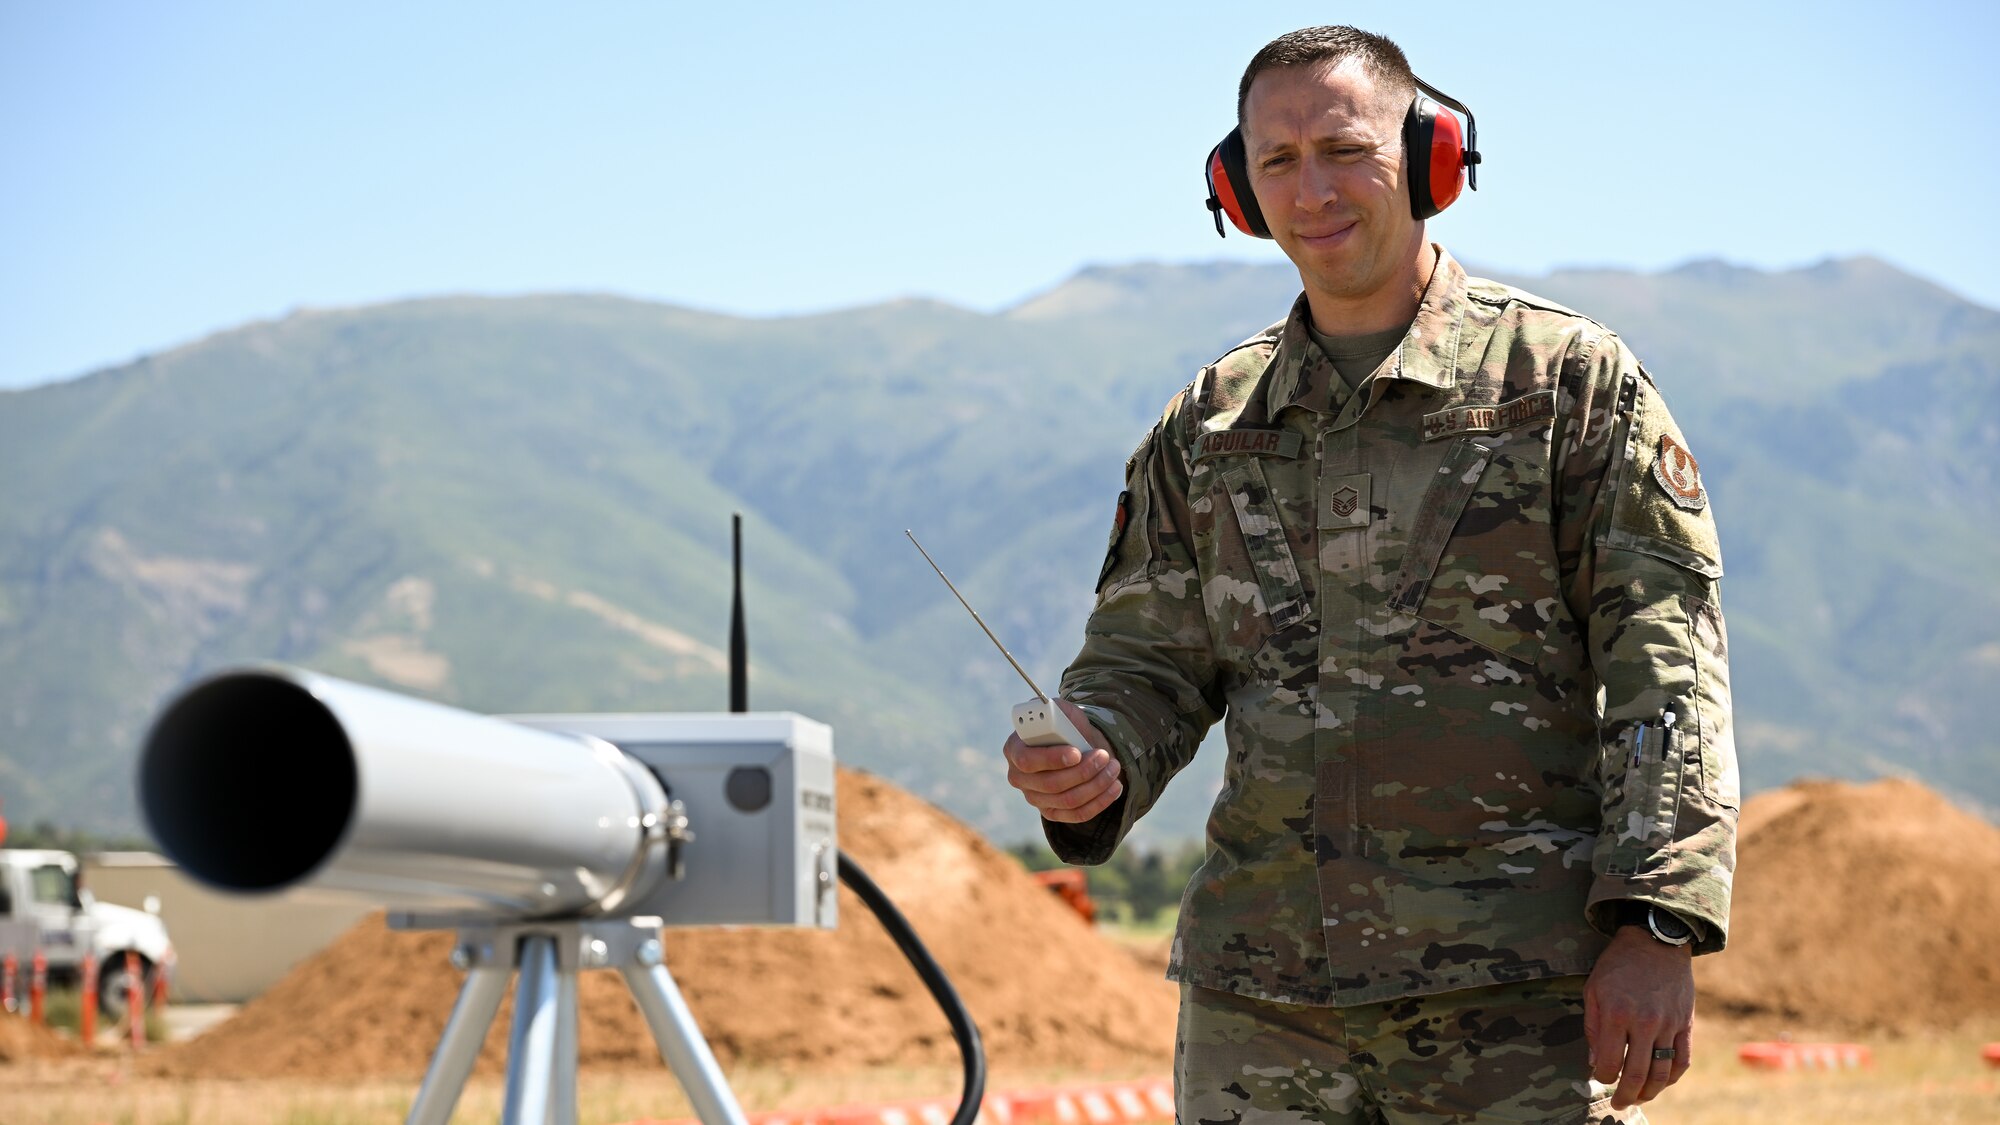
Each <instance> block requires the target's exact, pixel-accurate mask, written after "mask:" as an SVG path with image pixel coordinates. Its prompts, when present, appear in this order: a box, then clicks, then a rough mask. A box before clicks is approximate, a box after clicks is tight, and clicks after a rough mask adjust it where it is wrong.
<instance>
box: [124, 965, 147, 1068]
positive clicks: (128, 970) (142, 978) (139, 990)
mask: <svg viewBox="0 0 2000 1125" xmlns="http://www.w3.org/2000/svg"><path fill="white" fill-rule="evenodd" d="M125 1022H126V1023H127V1024H129V1025H131V1028H132V1049H133V1050H135V1051H136V1050H138V1049H139V1048H141V1047H144V1046H145V1045H146V974H145V973H142V972H140V971H139V955H138V954H137V953H134V952H132V951H131V950H129V949H128V950H126V951H125Z"/></svg>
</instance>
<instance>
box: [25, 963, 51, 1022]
mask: <svg viewBox="0 0 2000 1125" xmlns="http://www.w3.org/2000/svg"><path fill="white" fill-rule="evenodd" d="M33 965H34V970H33V975H32V976H30V977H29V978H28V1022H29V1023H32V1024H34V1025H35V1026H36V1027H41V1026H43V1025H44V1024H46V1023H48V1018H47V1016H48V1013H47V1011H46V1010H45V1009H44V1007H43V1001H45V1000H47V999H48V995H49V957H48V954H46V953H43V952H42V951H41V950H39V949H37V950H35V959H34V962H33Z"/></svg>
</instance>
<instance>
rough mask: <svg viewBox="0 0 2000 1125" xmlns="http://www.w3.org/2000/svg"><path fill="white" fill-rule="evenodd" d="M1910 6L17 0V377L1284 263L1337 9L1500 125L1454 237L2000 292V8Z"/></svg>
mask: <svg viewBox="0 0 2000 1125" xmlns="http://www.w3.org/2000/svg"><path fill="white" fill-rule="evenodd" d="M1232 9H1240V11H1237V12H1236V14H1233V15H1230V16H1228V17H1227V18H1225V17H1224V16H1223V14H1222V13H1224V12H1225V11H1230V10H1232ZM1888 11H1889V10H1888V8H1887V7H1886V6H1879V7H1878V6H1872V5H1859V4H1842V3H1832V4H1803V3H1773V4H1754V3H1734V4H1702V3H1682V4H1674V5H1610V4H1596V5H1583V4H1536V3H1526V2H1516V3H1509V4H1492V3H1488V4H1479V5H1472V4H1455V3H1438V4H1430V5H1411V4H1407V3H1404V4H1386V3H1353V4H1344V5H1326V4H1302V3H1269V4H1247V5H1237V6H1230V5H1220V4H1215V3H1203V4H1194V3H1177V2H1168V0H1159V2H1154V3H1147V4H1115V5H1114V4H1089V3H1067V4H1063V3H1023V4H1014V5H1009V6H1005V7H995V6H987V5H945V4H937V3H929V4H897V5H889V4H879V5H878V4H853V5H835V4H820V5H805V4H797V5H793V4H770V3H740V4H734V5H718V4H700V5H695V4H670V3H657V4H643V5H641V4H619V3H587V4H572V5H554V4H545V5H528V4H512V3H500V2H487V3H476V4H475V3H463V4H459V3H430V4H409V3H402V4H377V3H368V2H361V0H343V2H341V3H306V2H299V3H286V4H250V3H240V4H219V3H198V2H192V0H189V2H182V3H174V4H142V3H137V2H130V3H123V4H111V3H101V2H92V0H70V2H61V3H58V2H55V0H48V2H35V3H30V2H26V0H0V387H7V386H21V385H26V384H31V383H37V382H43V381H47V380H49V379H54V378H63V377H69V376H72V375H76V374H80V373H83V372H85V371H88V370H92V369H95V368H97V367H101V366H104V365H108V364H112V363H118V362H122V361H124V360H127V359H129V358H131V357H133V356H135V355H139V354H143V353H146V352H150V351H155V350H160V349H163V348H166V347H170V346H173V345H175V344H179V343H183V342H186V341H188V340H191V339H194V338H198V337H200V336H202V335H205V334H207V333H209V332H212V331H215V330H217V329H221V328H227V327H231V326H234V325H237V324H241V323H244V322H246V321H250V320H255V319H260V318H264V317H271V316H279V315H283V314H284V312H285V311H286V310H288V309H290V308H293V307H297V306H301V305H307V306H327V305H349V304H360V303H367V302H374V301H383V300H390V299H395V298H399V297H407V296H419V295H426V294H433V293H442V292H478V293H524V292H544V291H579V290H581V291H594V292H614V293H621V294H627V295H631V296H637V297H644V298H652V299H658V300H663V301H670V302H674V303H678V304H685V305H693V306H697V307H703V308H710V309H718V310H725V311H730V312H738V313H744V314H754V315H762V314H771V313H784V312H796V311H806V310H819V309H826V308H832V307H839V306H846V305H854V304H862V303H867V302H871V301H877V300H882V299H886V298H892V297H898V296H908V295H923V296H930V297H936V298H941V299H944V300H948V301H952V302H954V303H958V304H962V305H967V306H970V307H974V308H982V309H991V308H998V307H1002V306H1005V305H1007V304H1009V303H1012V302H1013V301H1016V300H1019V299H1020V298H1021V297H1023V296H1026V295H1028V294H1030V293H1032V292H1035V291H1037V290H1040V289H1044V288H1047V287H1048V286H1050V285H1053V284H1055V283H1056V282H1058V281H1060V280H1061V279H1062V278H1063V277H1065V276H1067V275H1068V274H1070V273H1071V272H1073V271H1074V270H1076V269H1077V268H1079V267H1080V266H1083V265H1088V264H1094V263H1122V262H1132V261H1140V260H1166V261H1199V260H1204V259H1212V258H1218V257H1229V258H1248V259H1254V260H1264V261H1278V260H1281V259H1280V258H1279V256H1278V254H1277V252H1276V250H1275V248H1274V247H1272V246H1270V245H1269V244H1264V243H1253V242H1251V241H1248V240H1244V239H1239V238H1235V237H1231V238H1230V239H1229V240H1227V241H1219V240H1217V239H1216V237H1215V233H1214V230H1213V228H1212V227H1211V226H1210V225H1209V220H1208V217H1207V214H1206V212H1205V211H1203V209H1202V207H1201V197H1202V189H1201V181H1200V162H1201V158H1202V157H1203V155H1204V154H1205V153H1206V152H1207V150H1208V148H1209V146H1210V145H1212V144H1213V143H1214V142H1215V140H1216V139H1218V138H1219V137H1220V135H1221V134H1222V133H1223V132H1224V131H1226V130H1227V129H1228V128H1229V126H1230V125H1231V124H1232V123H1233V113H1234V96H1235V84H1236V80H1237V77H1238V75H1239V74H1240V73H1241V69H1242V66H1243V64H1244V63H1245V62H1246V61H1247V60H1248V58H1249V56H1250V55H1251V53H1252V52H1254V51H1255V50H1256V48H1257V47H1258V46H1260V45H1262V44H1263V43H1264V42H1265V41H1266V40H1268V39H1269V38H1271V37H1272V36H1274V35H1276V34H1278V33H1281V32H1283V31H1286V30H1289V29H1291V28H1294V27H1299V26H1304V25H1307V24H1312V23H1320V22H1328V21H1339V22H1348V23H1353V24H1356V25H1358V26H1361V27H1365V28H1368V29H1370V30H1374V31H1379V32H1382V33H1384V34H1387V35H1389V36H1391V37H1392V38H1395V39H1397V40H1398V41H1399V42H1401V43H1402V44H1403V46H1404V48H1405V49H1406V51H1407V52H1408V53H1409V55H1410V57H1411V60H1412V62H1413V63H1414V64H1415V66H1416V69H1417V72H1418V73H1419V74H1421V75H1423V76H1424V77H1425V78H1427V79H1428V80H1429V81H1431V82H1432V83H1434V84H1436V85H1438V86H1440V87H1442V88H1443V89H1444V90H1446V91H1447V92H1449V93H1451V94H1453V95H1455V96H1457V97H1459V98H1460V99H1462V100H1465V101H1467V102H1469V103H1470V104H1471V105H1472V107H1473V109H1474V111H1475V112H1476V113H1477V114H1478V117H1479V126H1480V140H1481V147H1482V148H1483V149H1484V150H1485V152H1486V160H1487V162H1486V164H1485V166H1484V169H1483V174H1482V177H1481V190H1480V191H1479V193H1478V194H1477V195H1470V196H1468V197H1467V198H1466V199H1464V200H1462V201H1461V202H1460V203H1459V204H1458V205H1457V206H1456V207H1454V208H1453V209H1452V210H1451V211H1450V212H1448V213H1447V214H1446V215H1444V216H1443V217H1441V218H1440V219H1438V220H1434V221H1433V224H1432V229H1433V232H1434V236H1435V237H1437V238H1439V239H1440V240H1442V241H1444V242H1445V243H1447V244H1448V245H1450V246H1451V247H1452V248H1453V250H1454V252H1455V253H1457V254H1458V255H1459V256H1460V257H1461V258H1464V259H1467V260H1469V261H1472V262H1474V263H1477V264H1484V265H1488V266H1491V267H1494V268H1503V269H1508V270H1513V271H1520V272H1528V273H1534V272H1541V271H1545V270H1547V269H1550V268H1552V267H1558V266H1564V265H1619V266H1630V267H1635V268H1641V269H1657V268H1662V267H1665V266H1670V265H1673V264H1676V263H1678V262H1681V261H1685V260H1687V259H1689V258H1697V257H1723V258H1727V259H1729V260H1731V261H1735V262H1741V263H1746V264H1752V265H1757V266H1762V267H1767V268H1786V267H1791V266H1797V265H1803V264H1808V263H1810V262H1813V261H1816V260H1819V259H1821V258H1824V257H1827V256H1832V255H1849V254H1864V253H1865V254H1874V255H1877V256H1880V257H1883V258H1886V259H1888V260H1889V261H1891V262H1893V263H1895V264H1897V265H1899V266H1901V267H1903V268H1905V269H1908V270H1911V271H1912V272H1915V273H1918V274H1920V275H1923V276H1925V277H1928V278H1931V279H1933V280H1935V281H1937V282H1939V283H1941V284H1943V285H1945V286H1947V287H1949V288H1951V289H1953V290H1955V291H1957V292H1959V293H1962V294H1964V295H1966V296H1968V297H1970V298H1972V299H1974V300H1977V301H1980V302H1981V303H1983V304H1987V305H1995V306H2000V277H1996V275H1995V271H1994V270H1993V268H1992V266H1991V264H1990V263H1991V262H1992V260H1993V259H1994V258H1995V256H1996V252H2000V223H1996V222H1995V220H1994V218H1993V216H1992V215H1991V214H1990V209H1991V206H1992V204H1993V203H1994V202H1995V198H1996V191H1995V188H1994V183H1995V178H1996V173H2000V154H1996V152H1995V146H1994V144H1993V141H1992V137H1993V133H1994V130H1993V126H1992V124H1991V121H1990V118H1991V115H1992V114H1993V113H1994V112H1995V105H1994V103H1995V102H1996V100H2000V99H1996V98H1995V96H1994V95H1995V94H1996V92H2000V90H1996V86H2000V81H1996V79H1995V78H1994V77H1993V70H1992V67H1991V62H1990V58H1989V57H1988V56H1989V55H1990V52H1991V49H1992V45H1993V44H1994V43H1996V42H2000V4H1993V3H1990V2H1989V3H1957V4H1952V3H1912V4H1903V5H1897V6H1896V7H1895V9H1894V14H1893V15H1891V14H1887V13H1888ZM1280 311H1281V310H1280Z"/></svg>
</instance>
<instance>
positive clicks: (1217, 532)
mask: <svg viewBox="0 0 2000 1125" xmlns="http://www.w3.org/2000/svg"><path fill="white" fill-rule="evenodd" d="M1267 462H1268V464H1267ZM1304 471H1305V470H1304V467H1303V465H1302V464H1297V463H1294V462H1291V461H1288V460H1287V461H1274V460H1273V459H1271V458H1266V457H1256V456H1238V457H1217V458H1212V459H1209V460H1208V461H1205V462H1203V463H1201V464H1198V466H1197V468H1196V471H1195V476H1194V479H1193V480H1191V481H1190V482H1189V483H1190V486H1191V491H1192V492H1194V493H1197V494H1199V496H1200V500H1199V501H1197V504H1196V511H1195V516H1194V519H1195V529H1196V530H1195V549H1196V552H1197V553H1198V554H1199V555H1200V556H1201V558H1200V567H1201V572H1202V599H1203V602H1204V603H1205V605H1206V607H1207V614H1208V626H1209V635H1210V637H1211V638H1212V640H1213V642H1214V644H1215V648H1216V653H1217V655H1218V656H1219V657H1221V658H1222V660H1223V662H1224V663H1225V664H1228V665H1231V666H1233V667H1234V668H1235V670H1236V671H1237V673H1238V674H1240V675H1242V676H1244V677H1245V678H1246V679H1248V680H1252V681H1257V682H1264V683H1291V682H1293V681H1295V680H1302V679H1309V678H1310V676H1311V673H1312V669H1313V667H1314V665H1315V655H1314V654H1315V652H1316V648H1317V645H1316V641H1315V638H1316V637H1317V635H1318V623H1317V621H1316V619H1315V618H1314V617H1313V615H1312V608H1313V591H1312V587H1311V586H1309V585H1308V584H1307V582H1306V580H1305V578H1304V575H1303V574H1302V572H1301V571H1300V568H1299V559H1300V558H1302V557H1308V556H1305V555H1303V554H1302V552H1303V551H1305V550H1306V549H1307V540H1306V539H1305V536H1306V535H1307V534H1309V533H1310V532H1309V529H1311V528H1312V527H1313V521H1312V494H1311V491H1310V490H1309V489H1308V490H1305V491H1304V492H1302V493H1301V492H1300V490H1299V488H1298V487H1297V486H1298V485H1299V480H1300V479H1302V474H1303V473H1304ZM1295 478H1296V479H1295ZM1295 530H1296V531H1297V532H1298V534H1297V535H1295V534H1294V531H1295Z"/></svg>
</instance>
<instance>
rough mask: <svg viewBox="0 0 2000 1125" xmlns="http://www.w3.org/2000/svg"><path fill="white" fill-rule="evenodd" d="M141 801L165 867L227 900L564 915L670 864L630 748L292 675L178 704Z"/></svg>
mask: <svg viewBox="0 0 2000 1125" xmlns="http://www.w3.org/2000/svg"><path fill="white" fill-rule="evenodd" d="M139 804H140V809H141V812H142V814H143V815H144V817H145V819H146V823H147V825H148V827H149V828H150V829H151V830H152V833H153V837H154V839H156V840H157V841H158V842H159V844H160V847H161V849H162V850H163V851H165V853H166V854H167V856H168V857H169V858H171V859H173V860H174V861H175V862H176V863H178V864H180V866H181V867H182V868H183V869H184V870H185V871H187V873H188V874H189V875H191V876H192V877H194V878H195V879H197V880H199V881H201V882H203V883H207V884H209V885H211V886H214V887H218V888H221V889H223V890H230V891H243V892H259V891H277V890H282V889H284V888H287V887H294V886H314V887H323V888H328V889H332V890H339V891H345V892H352V893H355V894H358V895H360V896H362V897H366V898H368V899H370V900H372V901H376V902H381V903H384V904H387V905H392V906H396V907H398V908H402V909H409V910H420V911H434V912H442V913H455V914H474V915H480V916H485V917H501V918H507V917H519V918H542V917H561V916H568V915H594V914H603V913H608V912H611V911H614V910H616V909H618V908H619V907H621V906H626V905H629V904H630V903H632V902H633V901H634V900H636V899H639V898H642V897H644V896H645V895H646V894H647V893H648V892H649V891H650V890H651V889H652V888H653V887H654V886H656V885H657V884H658V883H659V882H660V881H661V880H662V879H663V878H664V876H665V873H666V866H667V863H666V857H665V849H664V848H663V847H662V846H660V844H659V841H658V836H657V833H656V831H655V827H656V825H657V824H658V823H659V819H660V818H661V817H662V816H663V815H664V814H665V811H666V809H667V804H668V802H667V796H666V793H665V791H664V790H663V788H662V787H661V785H660V783H659V781H658V779H657V778H655V777H654V776H653V774H652V773H651V771H649V770H648V769H647V768H646V767H645V765H644V764H643V763H640V762H639V761H637V760H636V759H634V758H632V757H630V756H629V755H627V754H626V753H625V752H624V751H622V750H620V749H619V748H618V747H616V746H613V745H612V744H610V743H608V742H605V741H603V740H602V739H598V738H594V737H591V736H588V735H582V734H570V733H563V732H556V731H547V730H536V729H533V728H530V727H526V726H522V725H520V724H518V723H512V722H508V721H506V720H503V719H495V718H491V717H488V716H484V715H475V714H471V713H469V712H465V711H460V710H457V709H455V708H451V707H446V706H443V705H441V704H436V703H428V702H425V701H423V700H418V699H411V698H409V697H407V696H402V695H397V694H395V693H394V692H389V691H383V690H380V689H377V688H371V687H365V686H362V685H360V684H354V683H348V682H346V681H343V680H338V679H334V678H332V677H330V676H323V675H319V674H317V673H313V672H306V671H302V670H299V669H293V668H283V667H264V668H252V669H237V670H232V671H227V672H223V673H220V674H217V675H214V676H211V677H209V678H207V679H204V680H202V681H200V682H198V683H195V684H194V685H192V686H190V687H189V688H187V689H186V690H185V691H183V692H181V693H180V694H179V695H177V696H176V697H175V698H173V699H172V700H171V701H169V702H168V703H167V705H166V706H165V707H164V708H163V709H162V710H161V712H160V715H159V717H158V718H157V719H156V720H155V721H154V723H153V725H152V728H151V729H150V731H149V732H148V734H147V736H146V741H145V745H144V749H143V750H142V751H141V755H140V759H139Z"/></svg>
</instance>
